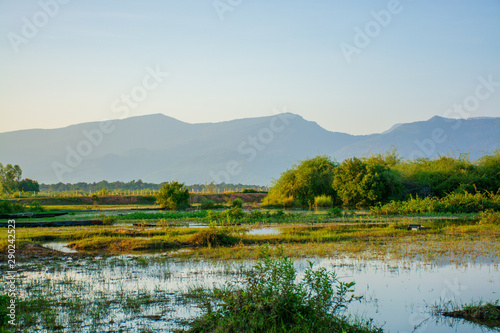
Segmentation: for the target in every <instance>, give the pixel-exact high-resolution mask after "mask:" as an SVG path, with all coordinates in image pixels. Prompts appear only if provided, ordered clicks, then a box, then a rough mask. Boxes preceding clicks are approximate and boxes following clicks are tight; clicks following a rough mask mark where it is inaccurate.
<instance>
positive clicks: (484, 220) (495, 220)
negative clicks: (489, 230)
mask: <svg viewBox="0 0 500 333" xmlns="http://www.w3.org/2000/svg"><path fill="white" fill-rule="evenodd" d="M479 224H500V212H495V211H493V210H491V209H488V210H486V211H484V212H482V213H481V220H480V221H479Z"/></svg>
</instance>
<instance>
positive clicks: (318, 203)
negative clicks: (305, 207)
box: [314, 195, 333, 208]
mask: <svg viewBox="0 0 500 333" xmlns="http://www.w3.org/2000/svg"><path fill="white" fill-rule="evenodd" d="M332 206H333V200H332V197H331V196H329V195H319V196H317V197H315V198H314V207H316V208H320V207H332Z"/></svg>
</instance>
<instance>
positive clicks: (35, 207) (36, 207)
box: [29, 200, 45, 212]
mask: <svg viewBox="0 0 500 333" xmlns="http://www.w3.org/2000/svg"><path fill="white" fill-rule="evenodd" d="M29 211H30V212H43V211H45V209H44V208H43V206H42V205H41V204H40V202H38V201H37V200H34V201H32V202H31V203H30V204H29Z"/></svg>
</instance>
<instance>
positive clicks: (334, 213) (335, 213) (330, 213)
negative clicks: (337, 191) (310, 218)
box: [327, 207, 342, 217]
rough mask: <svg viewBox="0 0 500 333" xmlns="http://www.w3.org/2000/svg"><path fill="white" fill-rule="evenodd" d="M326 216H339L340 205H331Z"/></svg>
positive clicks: (340, 211) (340, 212) (340, 214)
mask: <svg viewBox="0 0 500 333" xmlns="http://www.w3.org/2000/svg"><path fill="white" fill-rule="evenodd" d="M327 214H328V216H329V217H341V216H342V209H341V208H340V207H333V208H332V209H330V210H329V211H328V213H327Z"/></svg>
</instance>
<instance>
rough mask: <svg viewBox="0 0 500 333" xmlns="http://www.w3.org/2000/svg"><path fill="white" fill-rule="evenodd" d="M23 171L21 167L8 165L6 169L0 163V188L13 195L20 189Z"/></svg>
mask: <svg viewBox="0 0 500 333" xmlns="http://www.w3.org/2000/svg"><path fill="white" fill-rule="evenodd" d="M22 174H23V171H22V170H21V168H20V167H19V165H17V164H16V165H14V166H12V164H7V165H6V166H5V167H4V166H3V164H2V163H0V188H1V191H2V192H6V193H8V194H11V193H13V192H14V191H16V190H17V188H18V183H19V181H20V180H21V176H22Z"/></svg>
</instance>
